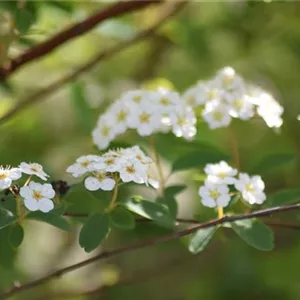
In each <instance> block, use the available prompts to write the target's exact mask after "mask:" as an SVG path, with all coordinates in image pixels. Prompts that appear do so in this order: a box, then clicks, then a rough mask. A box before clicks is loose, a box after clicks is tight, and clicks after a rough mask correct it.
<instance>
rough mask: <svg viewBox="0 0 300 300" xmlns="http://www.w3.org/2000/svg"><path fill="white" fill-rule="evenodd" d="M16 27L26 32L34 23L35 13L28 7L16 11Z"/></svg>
mask: <svg viewBox="0 0 300 300" xmlns="http://www.w3.org/2000/svg"><path fill="white" fill-rule="evenodd" d="M15 21H16V28H17V29H18V30H19V32H20V33H25V32H26V31H27V30H28V29H29V28H30V26H31V25H32V23H33V14H32V12H31V11H30V10H28V9H26V8H22V9H17V10H16V11H15Z"/></svg>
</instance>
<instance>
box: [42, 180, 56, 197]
mask: <svg viewBox="0 0 300 300" xmlns="http://www.w3.org/2000/svg"><path fill="white" fill-rule="evenodd" d="M42 194H43V196H44V197H45V198H50V199H51V198H53V197H54V196H55V191H54V189H53V187H52V185H51V184H49V183H45V184H44V185H43V190H42Z"/></svg>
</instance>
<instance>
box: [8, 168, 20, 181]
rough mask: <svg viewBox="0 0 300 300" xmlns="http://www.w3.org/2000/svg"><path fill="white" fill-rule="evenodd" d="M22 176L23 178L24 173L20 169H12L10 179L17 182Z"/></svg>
mask: <svg viewBox="0 0 300 300" xmlns="http://www.w3.org/2000/svg"><path fill="white" fill-rule="evenodd" d="M21 176H22V172H21V170H20V169H19V168H12V169H10V170H9V177H10V178H11V179H12V180H17V179H19V178H21Z"/></svg>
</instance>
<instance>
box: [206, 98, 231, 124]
mask: <svg viewBox="0 0 300 300" xmlns="http://www.w3.org/2000/svg"><path fill="white" fill-rule="evenodd" d="M202 116H203V119H204V120H205V121H206V122H207V123H208V126H209V127H210V128H211V129H215V128H219V127H227V126H228V125H229V124H230V122H231V116H230V115H229V109H228V106H227V105H225V104H221V103H220V102H219V101H217V100H214V101H211V102H208V103H207V104H206V105H205V109H204V111H203V113H202Z"/></svg>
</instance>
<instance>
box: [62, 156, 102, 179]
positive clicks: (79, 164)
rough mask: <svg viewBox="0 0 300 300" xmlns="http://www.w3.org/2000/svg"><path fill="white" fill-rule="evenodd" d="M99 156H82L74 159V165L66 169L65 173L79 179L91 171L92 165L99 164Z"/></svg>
mask: <svg viewBox="0 0 300 300" xmlns="http://www.w3.org/2000/svg"><path fill="white" fill-rule="evenodd" d="M100 159H101V156H98V155H84V156H81V157H79V158H77V159H76V163H75V164H73V165H71V166H69V167H68V168H67V172H68V173H71V174H72V176H73V177H75V178H76V177H80V176H82V175H84V174H85V173H87V172H89V171H92V170H93V164H94V163H96V162H99V160H100Z"/></svg>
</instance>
